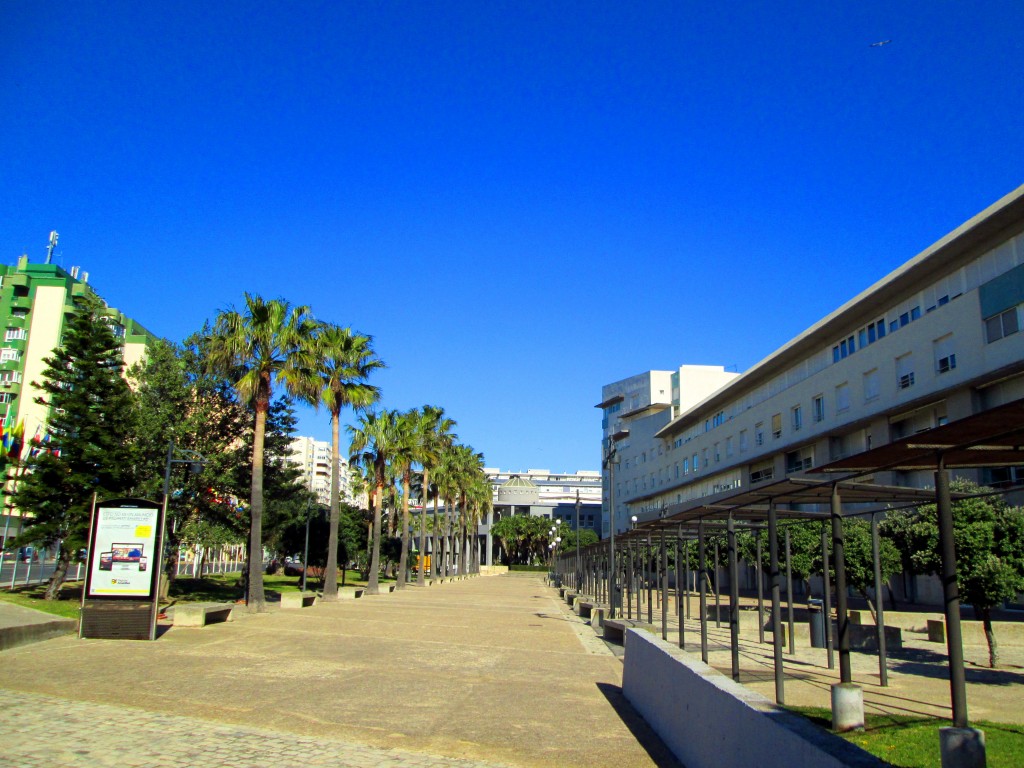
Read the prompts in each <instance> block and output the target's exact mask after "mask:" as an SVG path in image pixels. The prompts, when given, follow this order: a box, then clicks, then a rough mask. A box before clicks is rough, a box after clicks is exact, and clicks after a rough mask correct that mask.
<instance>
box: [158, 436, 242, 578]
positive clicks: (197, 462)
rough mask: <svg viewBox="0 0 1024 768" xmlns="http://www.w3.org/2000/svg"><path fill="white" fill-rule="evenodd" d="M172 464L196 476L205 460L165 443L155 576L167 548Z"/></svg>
mask: <svg viewBox="0 0 1024 768" xmlns="http://www.w3.org/2000/svg"><path fill="white" fill-rule="evenodd" d="M175 451H177V452H178V453H179V454H182V455H184V457H185V458H182V459H176V458H174V453H175ZM174 464H188V465H189V467H188V468H189V471H190V472H191V473H192V474H193V475H198V474H199V473H200V472H202V471H203V465H205V464H206V458H205V457H204V456H203V454H201V453H199V452H198V451H190V450H189V449H187V448H175V447H174V441H173V440H171V441H169V442H168V443H167V464H166V466H165V468H164V509H163V519H162V520H161V522H160V550H159V551H160V562H158V563H157V574H159V573H161V571H162V570H163V552H164V550H165V549H166V548H167V539H166V536H167V503H168V501H169V499H170V494H171V466H172V465H174ZM250 557H251V555H250ZM174 567H175V569H177V567H178V560H177V558H175V560H174ZM175 572H177V571H175ZM192 575H193V576H195V577H196V578H199V577H200V576H202V574H192Z"/></svg>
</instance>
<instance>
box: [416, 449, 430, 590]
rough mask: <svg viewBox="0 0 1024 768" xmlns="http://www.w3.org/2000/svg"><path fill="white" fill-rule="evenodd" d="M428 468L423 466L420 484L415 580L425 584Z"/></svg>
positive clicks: (428, 491)
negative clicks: (418, 553)
mask: <svg viewBox="0 0 1024 768" xmlns="http://www.w3.org/2000/svg"><path fill="white" fill-rule="evenodd" d="M427 475H428V470H427V468H426V467H423V485H422V486H420V488H421V489H422V490H420V561H419V563H418V566H417V569H416V582H417V583H418V584H419V585H420V586H421V587H424V586H426V579H427V577H426V574H425V573H423V571H424V568H423V563H424V562H425V561H426V556H427V498H428V497H429V496H430V490H429V489H430V483H429V482H428V477H427Z"/></svg>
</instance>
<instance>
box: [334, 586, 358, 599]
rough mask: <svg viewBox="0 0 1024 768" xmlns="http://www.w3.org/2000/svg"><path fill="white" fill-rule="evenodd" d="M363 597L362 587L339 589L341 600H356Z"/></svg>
mask: <svg viewBox="0 0 1024 768" xmlns="http://www.w3.org/2000/svg"><path fill="white" fill-rule="evenodd" d="M362 596H363V588H362V587H338V599H339V600H355V599H356V598H357V597H362Z"/></svg>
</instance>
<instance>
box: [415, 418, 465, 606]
mask: <svg viewBox="0 0 1024 768" xmlns="http://www.w3.org/2000/svg"><path fill="white" fill-rule="evenodd" d="M422 410H423V415H424V417H425V418H426V419H427V423H426V424H424V425H423V427H424V430H423V433H422V435H421V438H422V440H421V442H420V445H419V449H418V452H417V456H416V461H417V462H418V463H419V465H420V467H422V468H423V494H422V496H423V498H422V499H420V502H421V504H422V507H423V509H422V511H421V512H420V515H421V516H422V517H423V518H424V519H423V521H421V523H422V524H421V525H420V558H421V559H420V568H419V574H418V576H417V581H418V582H419V585H420V586H421V587H422V586H424V584H425V583H426V582H425V579H426V575H425V574H424V572H423V559H422V558H423V556H424V555H425V554H426V551H427V526H426V522H425V520H426V514H427V502H428V501H429V497H430V496H433V497H434V551H433V552H432V553H431V557H430V572H431V575H436V574H437V569H438V560H437V554H438V549H439V548H438V539H437V533H438V531H437V494H436V493H433V492H432V491H431V486H430V473H431V472H432V471H433V469H434V468H435V467H436V466H437V465H438V462H439V461H440V460H441V454H442V452H443V451H444V450H446V449H447V448H448V446H450V445H451V444H452V442H454V441H455V440H456V439H458V436H457V435H456V434H455V433H454V432H452V429H453V428H454V427H455V420H454V419H450V418H448V417H447V416H445V415H444V408H441V407H438V406H433V405H424V406H423V409H422Z"/></svg>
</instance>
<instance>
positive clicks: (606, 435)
mask: <svg viewBox="0 0 1024 768" xmlns="http://www.w3.org/2000/svg"><path fill="white" fill-rule="evenodd" d="M737 376H738V374H736V373H732V372H729V371H726V370H725V368H723V367H722V366H717V365H682V366H680V367H679V368H678V369H677V370H675V371H646V372H645V373H641V374H638V375H636V376H630V377H629V378H628V379H622V380H621V381H616V382H614V383H612V384H606V385H605V386H604V387H602V388H601V402H600V403H598V404H597V406H596V407H597V408H600V409H601V410H602V412H603V418H602V419H601V430H602V441H601V443H602V445H603V446H604V452H603V454H602V455H603V456H604V457H605V464H606V466H605V467H604V468H603V470H602V500H603V504H602V519H601V529H600V535H601V536H602V538H603V537H605V536H607V535H608V532H609V514H608V510H609V509H610V508H611V505H612V503H614V506H615V523H616V528H615V530H616V531H620V530H623V529H625V528H626V527H628V525H629V522H628V521H629V519H630V516H631V515H632V513H631V512H628V511H627V504H626V501H627V500H628V499H629V498H631V495H630V494H629V493H626V494H622V493H618V492H616V493H614V494H612V493H611V486H610V480H611V475H612V471H614V474H615V479H616V485H617V487H627V488H632V489H633V495H635V494H636V493H638V492H640V491H646V490H647V489H648V486H649V483H648V473H647V470H648V466H647V464H648V461H650V465H651V466H650V469H654V474H655V477H651V479H650V487H651V488H654V487H655V486H654V483H655V482H656V480H657V478H656V475H657V473H658V471H657V469H655V467H656V464H657V462H656V456H661V455H663V453H664V448H663V447H662V446H660V445H658V444H655V443H653V442H651V439H652V436H653V433H651V431H650V430H651V429H656V428H658V427H659V426H661V425H664V424H665V423H667V422H668V420H669V419H671V418H673V417H675V416H678V415H679V414H681V413H684V412H686V411H687V410H689V409H690V408H692V407H693V406H694V405H696V404H697V403H699V402H700V401H701V400H703V399H704V398H705V397H707V396H708V395H710V394H711V393H712V392H714V391H715V390H717V389H720V388H721V387H723V386H725V385H726V384H727V383H729V382H730V381H732V380H733V379H735V378H736V377H737ZM645 439H646V441H647V442H650V443H651V444H650V446H647V445H645V446H644V447H643V448H642V449H641V450H640V451H638V452H636V453H635V455H634V454H633V453H631V452H628V451H626V452H623V451H621V450H620V448H622V447H624V446H625V447H627V448H628V446H629V445H631V444H637V445H640V444H641V443H643V441H644V440H645ZM620 443H621V445H620ZM612 445H614V447H615V453H614V454H610V453H609V448H610V446H612ZM609 457H611V458H612V460H613V461H614V462H615V466H614V470H612V471H610V469H609V467H608V466H607V463H608V462H607V460H608V458H609ZM625 478H629V482H628V483H625V485H624V484H623V481H624V479H625ZM660 479H661V480H662V481H663V480H664V471H663V470H662V472H661V478H660Z"/></svg>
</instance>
